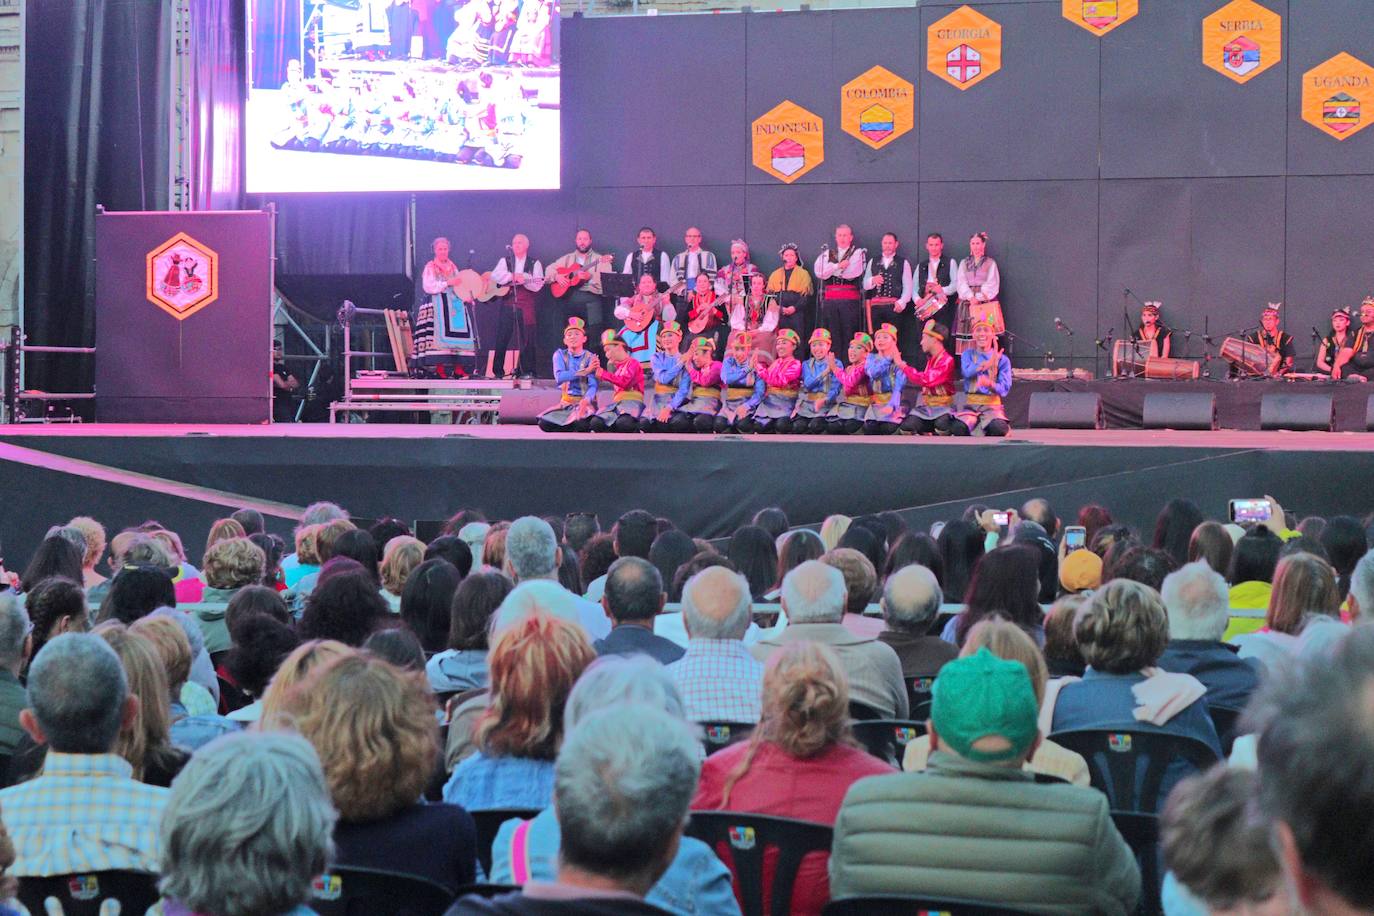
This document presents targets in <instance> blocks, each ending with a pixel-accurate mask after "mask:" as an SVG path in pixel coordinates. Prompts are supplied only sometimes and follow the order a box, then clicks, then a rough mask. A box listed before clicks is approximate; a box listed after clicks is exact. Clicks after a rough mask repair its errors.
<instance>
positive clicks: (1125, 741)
mask: <svg viewBox="0 0 1374 916" xmlns="http://www.w3.org/2000/svg"><path fill="white" fill-rule="evenodd" d="M1050 740H1051V741H1053V742H1054V743H1055V744H1057V745H1059V746H1060V747H1062V748H1064V749H1066V750H1070V751H1073V752H1074V753H1075V754H1078V755H1080V756H1081V757H1082V758H1083V759H1084V760H1086V761H1087V763H1088V774H1089V776H1090V777H1091V779H1092V784H1093V786H1094V787H1096V788H1098V789H1100V790H1101V791H1102V792H1104V793H1106V796H1107V801H1108V804H1110V805H1111V808H1112V810H1114V811H1144V812H1148V813H1151V814H1154V813H1157V812H1158V811H1159V809H1160V808H1161V807H1162V806H1163V804H1164V798H1163V791H1162V790H1163V785H1164V777H1165V775H1166V773H1167V771H1168V769H1169V767H1170V765H1171V764H1173V763H1174V762H1176V761H1180V760H1182V761H1184V762H1186V763H1187V764H1189V765H1190V766H1191V767H1192V768H1193V769H1194V770H1196V771H1198V772H1201V771H1203V770H1206V769H1208V768H1209V767H1211V766H1212V765H1213V764H1215V763H1216V762H1217V761H1218V757H1217V754H1216V751H1214V750H1212V748H1211V747H1209V746H1208V745H1207V743H1206V742H1204V741H1201V740H1199V739H1197V738H1193V737H1189V736H1187V735H1170V734H1166V733H1164V732H1145V731H1122V730H1119V729H1111V728H1091V729H1076V730H1073V731H1063V732H1055V733H1054V734H1052V735H1050Z"/></svg>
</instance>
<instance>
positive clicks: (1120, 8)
mask: <svg viewBox="0 0 1374 916" xmlns="http://www.w3.org/2000/svg"><path fill="white" fill-rule="evenodd" d="M1139 12H1140V0H1064V18H1065V19H1067V20H1069V21H1070V22H1072V23H1073V24H1074V25H1077V26H1082V27H1083V28H1085V29H1087V30H1088V31H1089V32H1092V33H1093V34H1094V35H1096V36H1098V37H1099V38H1101V37H1102V36H1103V35H1106V34H1107V33H1108V32H1110V31H1111V30H1112V29H1114V28H1116V27H1117V26H1119V25H1121V24H1122V23H1123V22H1127V21H1128V20H1131V19H1134V18H1135V16H1136V13H1139Z"/></svg>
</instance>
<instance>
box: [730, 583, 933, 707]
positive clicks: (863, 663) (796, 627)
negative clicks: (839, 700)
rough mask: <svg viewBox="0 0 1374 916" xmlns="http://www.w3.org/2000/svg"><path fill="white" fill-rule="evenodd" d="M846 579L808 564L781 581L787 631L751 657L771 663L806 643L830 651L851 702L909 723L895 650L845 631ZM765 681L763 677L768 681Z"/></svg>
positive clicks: (760, 644) (756, 648) (756, 647)
mask: <svg viewBox="0 0 1374 916" xmlns="http://www.w3.org/2000/svg"><path fill="white" fill-rule="evenodd" d="M844 607H845V587H844V576H842V575H841V574H840V571H839V570H837V569H835V568H834V567H833V566H827V565H826V564H824V563H821V562H819V561H817V560H810V561H808V562H806V563H803V564H802V565H800V566H798V567H797V568H796V569H794V570H792V571H791V572H790V573H788V574H787V578H785V579H783V580H782V610H783V613H784V614H786V615H787V626H786V628H785V629H783V631H782V633H781V634H780V635H778V636H773V637H768V638H765V639H763V640H761V641H760V642H758V643H755V644H754V645H753V646H751V647H750V649H749V652H750V654H751V655H753V656H754V658H756V659H758V660H759V661H761V662H763V663H764V664H765V665H766V664H767V663H768V660H769V658H771V657H772V656H773V655H775V654H776V653H778V652H779V651H781V650H782V649H783V648H785V647H787V646H791V645H796V644H797V643H802V642H814V643H816V644H818V645H823V646H826V647H827V648H829V649H830V650H831V652H833V653H834V655H835V659H836V662H837V664H838V665H839V666H840V670H841V671H843V672H844V675H845V679H846V681H847V682H848V690H847V692H848V694H849V699H851V700H853V701H854V702H855V703H861V704H863V705H864V706H866V707H868V708H869V709H870V710H872V711H873V712H874V713H875V714H876V715H874V716H872V718H880V719H905V718H906V717H907V714H908V713H909V712H910V707H909V705H908V700H907V693H906V684H905V682H904V681H903V679H902V663H901V661H899V660H898V658H897V653H896V652H895V651H893V649H892V647H891V646H888V645H886V644H884V643H882V642H879V641H878V640H877V639H876V638H874V637H863V636H855V635H854V634H853V633H851V632H850V631H849V630H847V629H845V627H844V625H843V624H842V623H841V621H842V620H843V618H844ZM766 680H767V677H766V675H765V681H766Z"/></svg>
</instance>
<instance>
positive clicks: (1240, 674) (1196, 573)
mask: <svg viewBox="0 0 1374 916" xmlns="http://www.w3.org/2000/svg"><path fill="white" fill-rule="evenodd" d="M1159 592H1160V597H1161V598H1163V599H1164V609H1165V611H1166V612H1167V613H1168V615H1169V644H1168V645H1167V646H1166V647H1165V649H1164V654H1163V655H1161V656H1160V657H1159V661H1158V663H1157V665H1158V667H1159V669H1160V670H1162V671H1168V672H1171V673H1173V674H1191V675H1192V676H1193V677H1195V678H1197V679H1198V680H1199V681H1201V682H1202V684H1203V686H1204V687H1206V688H1207V703H1208V705H1209V706H1222V707H1226V708H1228V709H1244V708H1245V704H1246V703H1247V702H1249V700H1250V694H1252V693H1254V691H1255V688H1256V687H1258V686H1259V667H1258V662H1257V661H1256V660H1255V659H1243V658H1241V657H1240V656H1238V655H1236V653H1235V652H1233V651H1231V649H1230V648H1228V647H1227V646H1226V644H1225V643H1223V642H1222V641H1221V637H1222V634H1223V633H1225V632H1226V626H1227V624H1228V623H1229V622H1230V619H1231V607H1230V605H1231V599H1230V593H1229V591H1228V589H1227V585H1226V580H1225V579H1223V578H1222V577H1221V576H1219V575H1217V573H1216V572H1215V571H1214V570H1213V569H1212V567H1211V566H1208V565H1207V562H1206V561H1205V560H1197V561H1194V562H1192V563H1189V564H1187V565H1186V566H1183V567H1181V568H1180V569H1177V570H1175V571H1174V572H1171V573H1170V574H1169V575H1167V576H1165V577H1164V584H1163V585H1162V586H1161V587H1160V590H1159Z"/></svg>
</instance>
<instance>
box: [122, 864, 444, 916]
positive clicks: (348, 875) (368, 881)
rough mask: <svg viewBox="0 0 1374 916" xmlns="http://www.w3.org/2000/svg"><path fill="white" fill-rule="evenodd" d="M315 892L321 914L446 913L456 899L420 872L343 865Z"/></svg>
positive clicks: (312, 904) (314, 901)
mask: <svg viewBox="0 0 1374 916" xmlns="http://www.w3.org/2000/svg"><path fill="white" fill-rule="evenodd" d="M312 896H313V899H312V900H311V901H310V908H311V909H312V910H314V911H315V912H316V913H318V914H319V916H369V914H373V913H388V914H390V916H443V914H444V911H445V910H447V909H448V908H449V905H450V904H452V903H453V900H454V894H453V892H452V891H450V890H449V889H448V888H446V887H444V886H443V885H441V884H437V883H435V882H434V881H431V880H430V879H428V878H422V877H420V876H419V875H407V874H402V873H400V872H392V871H381V870H379V869H372V868H346V867H343V866H334V867H332V868H330V869H329V871H327V872H325V873H324V874H323V875H320V877H318V878H316V879H315V885H314V893H313V895H312ZM140 912H141V911H140Z"/></svg>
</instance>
